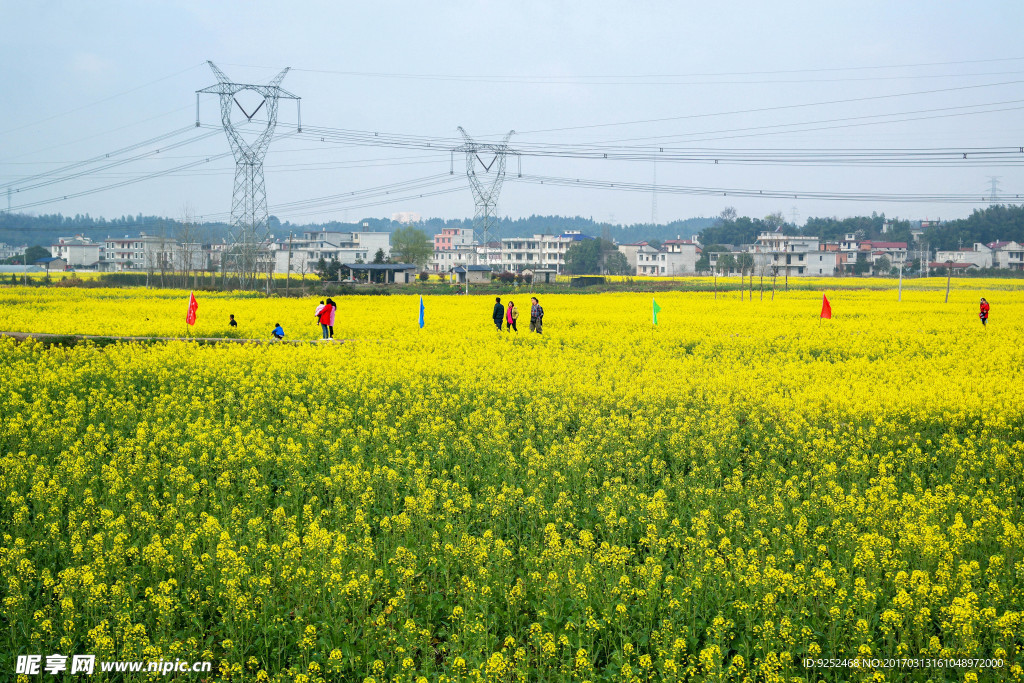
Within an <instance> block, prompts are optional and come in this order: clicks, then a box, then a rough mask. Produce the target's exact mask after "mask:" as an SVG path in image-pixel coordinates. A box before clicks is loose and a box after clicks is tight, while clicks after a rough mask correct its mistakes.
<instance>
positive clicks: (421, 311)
mask: <svg viewBox="0 0 1024 683" xmlns="http://www.w3.org/2000/svg"><path fill="white" fill-rule="evenodd" d="M420 329H423V295H422V294H421V295H420Z"/></svg>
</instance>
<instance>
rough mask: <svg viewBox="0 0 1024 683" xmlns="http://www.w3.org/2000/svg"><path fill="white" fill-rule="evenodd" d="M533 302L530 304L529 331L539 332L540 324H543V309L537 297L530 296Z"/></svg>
mask: <svg viewBox="0 0 1024 683" xmlns="http://www.w3.org/2000/svg"><path fill="white" fill-rule="evenodd" d="M530 301H532V302H533V303H532V304H531V305H530V332H536V333H537V334H540V333H541V332H540V330H541V326H542V325H543V324H544V309H543V308H542V307H541V305H540V302H539V301H537V297H535V296H532V297H530Z"/></svg>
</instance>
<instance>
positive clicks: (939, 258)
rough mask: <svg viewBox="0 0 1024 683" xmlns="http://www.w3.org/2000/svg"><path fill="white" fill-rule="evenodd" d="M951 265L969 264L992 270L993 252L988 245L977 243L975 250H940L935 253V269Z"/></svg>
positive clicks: (966, 248) (965, 248)
mask: <svg viewBox="0 0 1024 683" xmlns="http://www.w3.org/2000/svg"><path fill="white" fill-rule="evenodd" d="M950 263H952V264H953V265H956V266H960V265H962V264H969V265H972V266H977V267H978V268H992V266H993V252H992V249H990V248H989V247H988V246H987V245H984V244H981V243H975V245H974V247H973V248H968V247H964V248H962V249H955V250H950V249H939V250H937V251H936V252H935V261H934V264H936V265H933V267H942V266H944V265H947V264H950Z"/></svg>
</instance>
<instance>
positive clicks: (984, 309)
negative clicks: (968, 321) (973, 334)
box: [978, 297, 988, 326]
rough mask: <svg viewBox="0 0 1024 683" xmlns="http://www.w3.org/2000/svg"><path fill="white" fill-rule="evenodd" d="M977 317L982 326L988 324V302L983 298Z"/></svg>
mask: <svg viewBox="0 0 1024 683" xmlns="http://www.w3.org/2000/svg"><path fill="white" fill-rule="evenodd" d="M978 317H979V318H981V324H982V325H983V326H984V325H985V323H987V322H988V302H987V301H985V297H981V312H980V313H978Z"/></svg>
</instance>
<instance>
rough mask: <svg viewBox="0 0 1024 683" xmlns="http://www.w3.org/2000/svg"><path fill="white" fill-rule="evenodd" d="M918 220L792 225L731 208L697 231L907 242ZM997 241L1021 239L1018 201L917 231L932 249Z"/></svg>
mask: <svg viewBox="0 0 1024 683" xmlns="http://www.w3.org/2000/svg"><path fill="white" fill-rule="evenodd" d="M886 223H888V228H887V230H886V232H884V233H883V232H882V227H883V226H884V225H886ZM920 225H921V222H920V221H909V220H901V219H899V218H886V216H885V214H884V213H882V214H879V213H872V214H871V215H870V216H854V217H852V218H842V219H839V218H808V219H807V222H806V223H805V224H804V225H803V226H802V227H799V228H798V227H796V226H794V225H792V224H790V223H786V222H785V221H784V220H783V219H782V215H781V214H778V213H776V214H771V215H769V216H765V217H764V218H748V217H746V216H736V215H735V212H731V211H729V210H728V209H726V210H725V211H723V212H722V215H720V216H719V217H718V218H717V219H715V220H714V222H713V225H712V226H711V227H709V228H706V229H705V230H703V231H702V232H701V242H702V243H703V244H734V245H738V244H750V243H751V242H753V241H754V240H756V239H757V235H758V234H759V233H761V232H764V231H769V232H772V231H774V230H775V229H776V228H778V227H780V226H781V227H782V232H784V233H786V234H787V235H807V236H813V237H820V238H822V239H824V240H830V241H839V240H841V239H842V238H843V235H846V234H848V233H853V234H855V235H857V236H858V238H859V239H868V240H881V241H886V242H910V241H911V235H910V231H911V230H912V229H917V228H919V227H920ZM1000 240H1005V241H1015V242H1020V243H1024V205H1019V206H1018V205H1012V204H993V205H992V206H989V207H988V208H985V209H975V210H974V212H973V213H972V214H971V215H970V216H968V217H967V218H961V219H958V220H954V221H947V222H945V223H941V224H939V225H933V226H929V227H927V228H925V229H924V235H923V236H922V241H923V242H924V243H926V244H927V245H928V247H929V249H932V250H935V249H957V248H959V247H961V246H963V247H971V246H973V245H974V243H975V242H981V243H982V244H988V243H990V242H995V241H1000Z"/></svg>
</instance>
